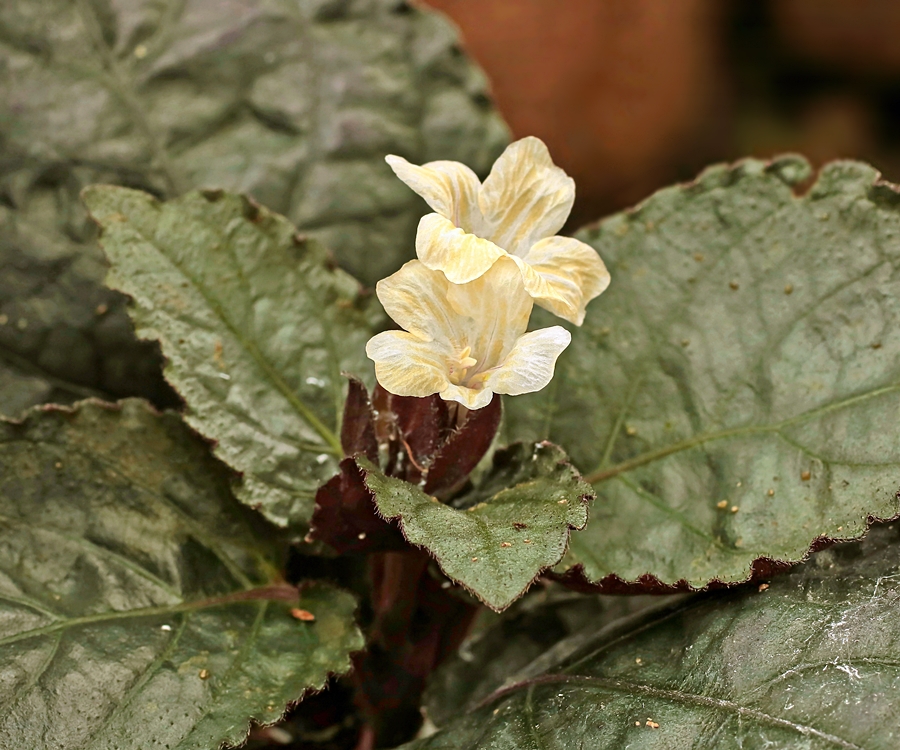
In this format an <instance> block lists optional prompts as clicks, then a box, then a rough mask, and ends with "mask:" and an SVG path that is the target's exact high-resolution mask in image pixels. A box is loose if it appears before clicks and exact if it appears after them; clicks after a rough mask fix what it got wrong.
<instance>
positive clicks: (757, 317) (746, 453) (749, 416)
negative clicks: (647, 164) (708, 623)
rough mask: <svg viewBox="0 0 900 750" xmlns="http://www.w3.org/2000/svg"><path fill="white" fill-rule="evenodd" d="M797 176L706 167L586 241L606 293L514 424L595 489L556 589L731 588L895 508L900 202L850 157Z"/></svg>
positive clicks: (745, 167) (899, 482)
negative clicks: (570, 580) (578, 585)
mask: <svg viewBox="0 0 900 750" xmlns="http://www.w3.org/2000/svg"><path fill="white" fill-rule="evenodd" d="M808 176H809V167H808V165H807V164H806V162H804V161H803V160H801V159H799V158H797V157H786V158H783V159H780V160H777V161H774V162H771V163H766V162H760V161H755V160H747V161H744V162H740V163H738V164H737V165H735V166H731V167H727V166H719V167H713V168H711V169H709V170H707V171H706V172H704V173H703V174H702V175H701V176H700V177H699V178H698V179H697V180H696V181H695V182H693V183H690V184H687V185H683V186H676V187H672V188H668V189H665V190H662V191H661V192H659V193H657V194H656V195H654V196H653V197H652V198H650V199H648V200H647V201H646V202H645V203H643V204H641V205H640V206H638V207H637V208H635V209H634V210H632V211H628V212H625V213H622V214H619V215H616V216H613V217H611V218H609V219H607V220H605V221H603V222H602V223H601V224H599V225H598V226H596V227H594V228H589V229H587V230H585V231H584V232H582V233H581V234H580V235H579V236H580V237H581V239H583V240H585V241H587V242H590V243H591V244H592V245H593V246H594V247H595V248H596V249H597V250H598V252H599V253H600V255H601V256H602V257H603V259H604V260H605V261H606V263H607V265H608V266H609V268H610V272H611V274H612V278H613V281H612V284H611V286H610V288H609V290H608V291H607V292H606V293H605V294H604V295H603V296H602V297H600V298H599V299H598V300H596V301H595V302H593V303H592V304H591V306H590V308H589V310H588V318H587V320H586V322H585V324H584V327H583V328H580V329H576V330H574V331H573V340H572V345H571V346H570V347H569V349H568V351H566V353H565V354H564V355H563V357H562V358H561V359H560V366H559V372H558V375H557V376H556V378H555V379H554V383H553V384H552V385H551V387H550V388H548V389H547V391H546V392H544V393H541V394H537V395H536V396H534V397H532V396H523V397H520V398H515V399H510V400H509V403H508V410H507V412H508V413H507V417H508V424H509V425H510V427H511V430H510V432H511V436H512V437H514V438H518V439H525V438H528V439H536V438H539V437H544V436H545V433H546V434H548V435H549V439H551V440H553V441H554V442H557V443H559V444H560V445H562V446H563V447H564V448H566V450H567V451H569V453H570V454H571V455H572V459H573V461H574V462H575V464H576V465H577V466H578V467H579V468H580V469H582V470H583V471H584V473H585V476H586V478H587V479H588V481H591V482H592V483H593V485H594V487H595V489H596V490H597V493H598V500H597V502H596V503H595V504H594V511H593V513H592V518H591V521H590V523H589V524H588V526H587V528H586V529H585V531H583V532H580V533H576V534H574V535H573V537H572V543H571V547H570V552H569V554H568V556H567V558H566V559H565V561H564V563H565V566H566V567H572V566H575V568H574V570H573V571H572V572H571V573H570V575H572V574H575V575H583V576H584V577H586V578H587V579H588V580H590V581H594V582H599V583H600V584H601V588H610V589H619V590H621V589H623V588H629V587H628V586H623V581H624V582H626V583H629V582H630V583H634V585H633V586H631V587H630V588H631V590H641V589H642V588H646V587H648V586H655V587H657V588H659V584H660V583H661V584H665V585H669V586H671V585H674V584H679V582H680V585H681V586H682V587H687V586H692V587H703V586H705V585H706V584H707V583H709V582H710V581H713V580H718V581H724V582H736V581H743V580H746V579H747V578H748V576H749V575H750V571H751V565H752V564H753V563H754V561H758V560H759V561H762V563H763V564H764V565H769V563H765V561H766V560H781V561H796V560H800V559H802V558H803V557H804V556H805V555H806V554H807V551H808V549H809V548H810V545H811V544H813V543H817V544H818V543H820V541H821V540H820V537H826V538H838V539H840V538H845V539H846V538H854V537H858V536H859V535H860V534H862V533H863V531H864V530H865V528H866V525H867V522H868V519H869V517H870V516H871V517H878V518H891V517H893V516H895V515H897V513H898V508H900V505H898V500H897V494H896V493H897V490H898V488H900V461H898V456H900V419H898V418H897V417H898V414H900V356H898V355H900V195H898V193H897V192H896V190H895V189H894V188H893V187H892V186H890V185H888V184H885V183H880V182H878V180H877V177H878V175H877V173H876V172H875V171H874V170H873V169H872V168H871V167H868V166H866V165H864V164H860V163H856V162H836V163H833V164H831V165H829V166H827V167H825V168H824V170H823V171H822V173H821V174H820V175H819V176H818V178H817V179H816V180H815V182H814V183H813V184H812V186H811V187H809V188H808V191H807V192H806V193H805V194H803V195H802V196H798V195H796V194H795V191H796V190H799V186H800V185H802V184H803V183H804V181H805V180H806V179H807V178H808ZM578 566H581V567H578ZM642 576H644V578H643V579H642V580H638V579H641V577H642Z"/></svg>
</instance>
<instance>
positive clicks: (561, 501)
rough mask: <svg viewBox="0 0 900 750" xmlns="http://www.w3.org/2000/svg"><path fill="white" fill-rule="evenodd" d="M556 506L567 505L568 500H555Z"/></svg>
mask: <svg viewBox="0 0 900 750" xmlns="http://www.w3.org/2000/svg"><path fill="white" fill-rule="evenodd" d="M556 504H557V505H568V504H569V501H568V500H557V501H556Z"/></svg>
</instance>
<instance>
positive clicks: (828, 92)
mask: <svg viewBox="0 0 900 750" xmlns="http://www.w3.org/2000/svg"><path fill="white" fill-rule="evenodd" d="M426 1H427V4H428V5H430V6H431V7H433V8H436V9H438V10H441V11H443V12H444V13H446V14H447V15H449V16H450V17H451V18H452V19H453V20H454V21H455V22H456V23H457V24H458V25H459V27H460V29H461V31H462V37H463V42H464V45H465V47H466V49H467V50H468V52H469V53H470V54H471V56H472V57H473V58H474V59H475V61H476V62H478V63H479V64H480V65H481V66H482V68H483V69H484V71H485V73H486V74H487V76H488V79H489V80H490V82H491V85H492V88H493V93H494V97H495V100H496V104H497V106H498V108H499V109H500V113H501V114H502V115H503V116H504V117H505V119H506V121H507V123H508V124H509V126H510V128H511V129H512V131H513V134H514V135H515V136H517V137H521V136H524V135H537V136H539V137H540V138H542V139H543V140H544V141H546V142H547V144H548V145H549V147H550V151H551V153H552V154H553V157H554V159H555V160H556V161H557V162H558V163H559V164H560V165H561V166H562V167H563V168H565V169H566V171H568V172H569V173H570V174H571V175H572V176H573V177H574V178H575V181H576V184H577V186H578V187H577V189H578V198H577V203H576V209H575V212H574V214H573V217H572V226H571V227H569V228H570V229H574V227H575V226H579V225H581V224H584V223H586V222H589V221H593V220H594V219H597V218H599V217H601V216H603V215H606V214H608V213H610V212H612V211H615V210H617V209H620V208H624V207H626V206H629V205H632V204H634V203H636V202H637V201H640V200H641V199H643V198H645V197H646V196H647V195H648V194H650V193H651V192H652V191H654V190H656V189H657V188H660V187H662V186H664V185H667V184H670V183H672V182H675V181H679V180H689V179H691V178H693V177H694V175H696V173H697V172H698V171H700V170H701V169H702V168H703V167H705V166H706V165H708V164H710V163H711V162H716V161H733V160H735V159H739V158H741V157H744V156H759V157H767V156H772V155H774V154H778V153H783V152H785V151H796V152H800V153H802V154H804V155H805V156H807V157H808V158H809V159H810V160H811V161H812V162H813V164H814V165H816V166H819V165H821V164H823V163H825V162H827V161H830V160H832V159H836V158H857V159H863V160H865V161H869V162H871V163H872V164H874V165H875V166H876V167H877V168H879V169H880V170H882V172H883V173H884V174H885V177H886V178H887V179H893V180H897V179H900V127H898V125H900V45H898V44H897V37H898V35H900V3H897V2H896V1H895V0H858V1H857V2H847V0H732V1H731V2H728V3H722V2H718V1H717V0H680V1H679V2H669V1H668V0H601V1H599V2H598V0H566V2H563V3H560V2H556V1H555V0H478V2H474V1H473V0H426Z"/></svg>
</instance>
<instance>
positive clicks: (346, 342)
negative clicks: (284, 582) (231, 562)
mask: <svg viewBox="0 0 900 750" xmlns="http://www.w3.org/2000/svg"><path fill="white" fill-rule="evenodd" d="M85 202H86V203H87V205H88V207H89V208H90V210H91V212H92V214H93V216H94V217H95V218H96V220H97V221H98V222H99V223H100V225H101V226H102V228H103V234H102V236H101V244H102V246H103V248H104V250H105V251H106V253H107V255H108V257H109V259H110V263H111V264H112V269H111V272H110V274H109V276H108V277H107V283H108V284H109V285H110V286H113V287H114V288H117V289H120V290H121V291H123V292H125V293H126V294H129V295H131V297H132V298H133V299H134V301H135V304H134V306H133V308H132V309H131V311H132V316H133V318H134V322H135V327H136V329H137V333H138V335H139V336H141V337H142V338H148V339H158V340H159V341H160V343H161V346H162V350H163V353H164V354H165V356H166V358H167V363H166V369H165V373H166V377H167V378H168V379H169V381H170V382H171V383H172V385H173V386H175V388H176V390H177V391H178V392H179V393H180V394H181V396H182V397H183V398H184V400H185V402H186V404H187V412H186V414H185V419H186V420H187V422H188V423H189V424H191V425H192V426H193V427H195V428H196V429H197V430H198V431H199V432H200V433H201V434H203V435H205V436H206V437H208V438H210V439H212V440H214V441H215V443H216V447H215V452H216V454H217V455H218V456H219V457H220V458H221V459H222V460H224V461H225V462H226V463H227V464H229V465H230V466H232V467H234V468H235V469H237V470H238V471H240V472H242V473H243V475H244V476H243V481H242V483H241V485H240V486H239V487H238V497H239V499H240V500H241V501H242V502H244V503H246V504H247V505H250V506H251V507H254V508H257V509H259V510H260V511H262V512H263V513H264V514H265V515H266V516H267V517H268V518H269V519H270V520H272V521H274V522H275V523H278V524H280V525H287V524H289V523H293V524H304V523H306V522H307V521H308V520H309V518H310V516H311V514H312V509H313V497H314V495H315V491H316V488H317V487H318V486H319V484H321V483H322V482H323V481H325V480H326V479H328V478H329V477H330V476H331V475H333V474H334V473H335V471H336V469H337V459H338V458H339V457H340V455H341V444H340V440H339V438H338V437H337V436H338V435H339V434H340V425H339V423H338V422H339V419H340V415H341V413H342V412H343V406H344V389H345V379H344V378H343V377H342V376H341V372H342V371H345V370H346V371H348V372H352V373H358V374H363V373H365V374H368V373H369V371H370V367H371V366H370V363H369V362H368V360H367V359H366V358H365V342H366V340H367V339H368V337H369V335H370V333H371V329H370V325H369V323H370V321H371V320H372V315H371V313H370V312H369V311H370V310H371V309H372V305H370V304H369V302H370V301H371V299H372V298H371V297H367V296H364V295H362V293H361V289H360V287H359V284H358V283H357V282H356V281H355V280H354V279H353V278H352V277H350V276H348V275H347V274H346V273H344V272H343V271H340V270H335V269H334V268H333V267H332V266H331V265H330V264H329V263H328V256H327V253H326V252H325V250H324V248H323V247H322V246H321V245H320V244H319V243H318V242H316V241H314V240H306V239H304V238H302V237H298V236H297V235H296V232H295V230H294V227H293V226H292V225H291V223H290V222H289V221H287V220H286V219H285V218H284V217H282V216H278V215H277V214H273V213H270V212H269V211H267V210H265V209H261V208H259V207H257V206H255V205H253V204H251V203H249V202H248V200H247V199H246V198H243V197H240V196H232V195H228V194H225V193H222V192H205V193H189V194H188V195H185V196H183V197H181V198H178V199H175V200H172V201H169V202H167V203H160V202H158V201H157V200H156V199H155V198H153V197H152V196H150V195H148V194H146V193H141V192H138V191H136V190H129V189H127V188H118V187H111V186H96V187H91V188H88V189H87V190H86V191H85Z"/></svg>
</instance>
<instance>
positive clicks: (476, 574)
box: [359, 443, 593, 611]
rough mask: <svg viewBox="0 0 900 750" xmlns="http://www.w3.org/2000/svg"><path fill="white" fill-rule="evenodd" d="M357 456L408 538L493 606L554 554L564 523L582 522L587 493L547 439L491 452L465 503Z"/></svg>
mask: <svg viewBox="0 0 900 750" xmlns="http://www.w3.org/2000/svg"><path fill="white" fill-rule="evenodd" d="M359 463H360V466H361V467H362V468H363V470H364V471H365V472H366V479H365V481H366V485H367V486H368V488H369V489H370V490H371V491H372V493H373V494H374V495H375V503H376V505H377V506H378V512H379V513H381V515H382V516H384V517H385V518H387V519H392V518H397V519H399V521H400V528H401V530H402V531H403V534H404V536H405V537H406V539H407V540H408V541H410V542H412V543H413V544H416V545H418V546H421V547H424V548H425V549H427V550H428V552H429V553H430V554H431V555H432V556H433V557H434V558H435V560H437V562H438V565H440V566H441V570H443V571H444V573H445V574H446V575H447V576H448V577H449V578H452V579H453V580H454V581H457V582H458V583H460V584H462V585H463V586H464V587H465V588H466V589H468V590H469V591H471V592H472V593H473V594H474V595H475V596H477V597H478V598H479V599H480V600H481V601H483V602H484V603H485V604H487V605H488V606H489V607H490V608H491V609H494V610H497V611H500V610H502V609H505V608H506V607H508V606H509V605H510V604H511V603H512V602H513V601H514V600H515V599H517V598H518V597H519V596H521V595H522V594H523V593H524V592H525V590H526V589H527V588H528V587H529V586H530V585H531V583H532V582H533V581H534V579H535V578H536V577H537V576H538V575H539V574H540V573H541V571H543V570H545V569H546V568H548V567H550V566H552V565H555V564H556V563H558V562H559V560H560V558H561V557H562V555H563V553H564V552H565V549H566V545H567V544H568V541H569V531H570V529H579V528H583V527H584V524H585V522H586V521H587V501H588V500H590V499H591V498H592V497H593V493H592V492H591V488H590V486H589V485H587V484H585V483H584V482H583V481H582V480H581V477H580V476H579V475H578V473H577V472H576V471H575V470H574V469H573V468H572V466H571V465H570V464H569V463H568V461H567V460H566V455H565V454H564V453H563V451H562V450H560V449H559V448H558V447H556V446H555V445H550V444H549V443H544V444H539V445H536V446H531V445H527V446H526V445H513V446H511V447H509V448H507V449H505V450H501V451H498V452H497V453H495V454H494V466H493V468H492V470H491V471H490V472H489V473H488V474H487V476H486V477H484V478H483V480H482V481H481V482H480V483H479V486H478V487H476V488H475V489H473V490H472V491H471V492H470V493H469V494H467V495H466V496H465V497H463V498H461V499H460V500H459V501H458V502H459V503H460V505H461V506H462V507H463V508H465V509H464V510H463V509H458V508H454V507H451V506H450V505H446V504H444V503H442V502H439V501H438V500H437V499H436V498H433V497H431V496H430V495H427V494H425V493H424V492H422V490H420V489H419V488H418V487H416V486H415V485H412V484H410V483H408V482H404V481H402V480H400V479H394V478H392V477H386V476H384V475H383V474H382V473H381V472H379V471H378V470H377V469H376V468H375V467H374V466H373V465H372V464H371V463H369V462H368V461H366V460H365V459H359Z"/></svg>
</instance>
